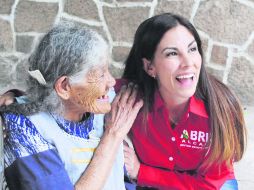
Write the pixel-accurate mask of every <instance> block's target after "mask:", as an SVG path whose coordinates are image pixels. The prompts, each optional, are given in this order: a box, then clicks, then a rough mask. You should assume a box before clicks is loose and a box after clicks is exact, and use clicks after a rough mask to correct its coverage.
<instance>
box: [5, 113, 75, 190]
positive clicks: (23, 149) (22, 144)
mask: <svg viewBox="0 0 254 190" xmlns="http://www.w3.org/2000/svg"><path fill="white" fill-rule="evenodd" d="M5 124H6V132H7V136H6V138H5V139H4V158H5V170H4V174H5V177H6V181H7V185H8V187H9V189H10V190H12V189H19V190H25V189H26V190H29V189H37V190H42V189H43V190H45V189H53V190H57V189H63V190H69V189H74V187H73V184H72V183H71V181H70V179H69V176H68V174H67V172H66V170H65V168H64V164H63V162H62V160H61V158H60V157H59V155H58V153H57V150H56V149H55V148H54V147H53V146H52V145H51V144H49V143H48V142H47V141H45V140H44V139H43V138H42V137H41V135H40V134H39V133H38V131H37V130H36V128H35V126H34V125H33V124H32V123H31V122H30V121H29V120H28V119H26V118H25V117H22V116H16V115H12V114H9V115H8V114H7V115H5Z"/></svg>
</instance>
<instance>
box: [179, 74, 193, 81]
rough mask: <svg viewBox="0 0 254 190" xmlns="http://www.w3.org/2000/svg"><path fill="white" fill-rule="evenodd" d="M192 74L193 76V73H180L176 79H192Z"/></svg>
mask: <svg viewBox="0 0 254 190" xmlns="http://www.w3.org/2000/svg"><path fill="white" fill-rule="evenodd" d="M194 76H195V75H194V74H188V75H181V76H177V77H176V79H177V80H183V79H188V78H191V79H192V80H193V78H194Z"/></svg>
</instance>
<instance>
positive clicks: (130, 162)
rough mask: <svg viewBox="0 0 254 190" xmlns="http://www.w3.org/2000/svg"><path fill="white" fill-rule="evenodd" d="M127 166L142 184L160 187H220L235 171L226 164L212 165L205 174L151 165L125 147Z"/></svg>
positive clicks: (210, 188)
mask: <svg viewBox="0 0 254 190" xmlns="http://www.w3.org/2000/svg"><path fill="white" fill-rule="evenodd" d="M124 157H125V166H126V169H127V171H128V173H129V175H130V177H131V178H132V179H135V180H137V184H138V185H140V186H151V187H160V189H181V190H184V189H190V190H195V189H207V190H212V189H220V187H221V186H222V185H223V184H224V182H225V181H226V180H227V177H228V176H230V175H233V171H232V170H230V168H228V167H227V166H226V164H222V165H221V173H219V167H216V166H212V167H211V168H210V169H209V170H208V171H207V172H206V173H205V174H200V173H198V172H197V173H195V174H191V173H190V172H180V171H175V170H173V171H170V170H165V169H161V168H155V167H151V166H148V165H145V164H142V163H140V162H139V160H138V158H137V156H136V154H135V151H134V149H132V148H130V147H128V146H125V147H124Z"/></svg>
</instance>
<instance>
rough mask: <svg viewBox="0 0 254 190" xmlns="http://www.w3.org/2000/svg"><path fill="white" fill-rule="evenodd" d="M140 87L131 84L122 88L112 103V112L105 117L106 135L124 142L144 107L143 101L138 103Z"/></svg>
mask: <svg viewBox="0 0 254 190" xmlns="http://www.w3.org/2000/svg"><path fill="white" fill-rule="evenodd" d="M137 88H138V86H137V85H134V84H132V83H130V84H129V85H128V86H126V85H124V86H122V88H121V90H120V92H119V93H118V94H117V96H116V97H115V99H114V100H113V102H112V107H111V111H110V112H109V113H108V114H106V116H105V126H106V131H105V132H106V133H110V134H113V135H114V137H116V138H118V139H119V140H123V138H124V137H125V136H126V134H127V133H128V132H129V130H130V128H131V127H132V124H133V122H134V120H135V119H136V116H137V114H138V112H139V110H140V108H141V107H142V106H143V100H138V101H136V97H137V92H138V89H137Z"/></svg>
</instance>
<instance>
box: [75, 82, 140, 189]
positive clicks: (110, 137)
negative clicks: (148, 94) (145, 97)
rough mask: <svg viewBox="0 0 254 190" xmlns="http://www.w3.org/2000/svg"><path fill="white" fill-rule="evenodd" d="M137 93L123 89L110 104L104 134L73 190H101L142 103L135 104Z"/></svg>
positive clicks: (129, 89)
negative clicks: (110, 107)
mask: <svg viewBox="0 0 254 190" xmlns="http://www.w3.org/2000/svg"><path fill="white" fill-rule="evenodd" d="M136 95H137V91H136V89H135V88H133V89H132V87H131V86H129V87H128V88H126V87H123V88H122V89H121V91H120V92H119V93H118V95H117V96H116V97H115V99H114V101H113V102H112V109H111V112H110V113H109V114H107V115H106V116H105V117H106V118H105V126H106V128H105V132H104V134H103V137H102V139H101V141H100V144H99V146H98V147H97V149H96V151H95V153H94V156H93V159H92V161H91V163H90V164H89V166H88V168H87V169H86V172H85V173H84V174H83V175H82V176H81V177H80V179H79V180H78V182H77V183H76V184H75V189H93V190H96V189H102V187H103V185H104V183H105V180H106V179H107V176H108V173H109V171H110V169H111V167H112V165H113V162H114V160H115V156H116V153H117V151H118V148H119V145H120V144H121V143H122V141H123V139H124V137H125V136H126V134H127V133H128V132H129V130H130V128H131V126H132V124H133V122H134V120H135V118H136V116H137V113H138V111H139V109H140V108H141V107H142V105H143V101H142V100H140V101H138V102H135V100H136Z"/></svg>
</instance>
